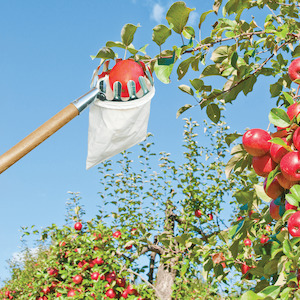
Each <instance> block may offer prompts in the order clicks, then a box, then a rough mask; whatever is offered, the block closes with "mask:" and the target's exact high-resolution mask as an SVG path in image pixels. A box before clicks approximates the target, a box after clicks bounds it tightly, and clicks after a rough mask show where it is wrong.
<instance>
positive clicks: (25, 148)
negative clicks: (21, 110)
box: [0, 103, 79, 174]
mask: <svg viewBox="0 0 300 300" xmlns="http://www.w3.org/2000/svg"><path fill="white" fill-rule="evenodd" d="M78 114H79V111H78V109H77V108H76V106H75V105H74V104H73V103H71V104H69V105H68V106H67V107H65V108H64V109H62V110H61V111H60V112H58V113H57V114H56V115H55V116H53V117H52V118H51V119H49V120H48V121H46V122H45V123H44V124H43V125H41V126H40V127H39V128H37V129H36V130H35V131H33V132H32V133H30V134H29V135H28V136H27V137H25V138H24V139H23V140H21V141H20V142H19V143H18V144H16V145H15V146H13V147H12V148H11V149H9V150H8V151H7V152H5V153H4V154H2V155H1V156H0V174H1V173H2V172H4V171H5V170H6V169H8V168H9V167H10V166H12V165H13V164H14V163H15V162H17V161H18V160H19V159H21V158H22V157H23V156H25V155H26V154H27V153H29V152H30V151H31V150H33V149H34V148H35V147H37V146H38V145H39V144H41V143H42V142H43V141H44V140H46V139H47V138H48V137H49V136H51V135H52V134H53V133H55V132H56V131H57V130H59V129H60V128H61V127H63V126H64V125H66V124H67V123H68V122H69V121H71V120H72V119H73V118H75V117H76V116H78Z"/></svg>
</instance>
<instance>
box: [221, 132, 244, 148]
mask: <svg viewBox="0 0 300 300" xmlns="http://www.w3.org/2000/svg"><path fill="white" fill-rule="evenodd" d="M241 136H242V135H241V134H239V133H230V134H226V136H225V142H226V144H227V145H228V146H230V145H231V143H232V142H234V141H235V140H236V139H237V138H239V137H241Z"/></svg>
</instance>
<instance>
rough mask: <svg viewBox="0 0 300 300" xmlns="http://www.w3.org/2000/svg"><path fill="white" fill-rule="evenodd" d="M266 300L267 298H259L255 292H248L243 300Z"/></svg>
mask: <svg viewBox="0 0 300 300" xmlns="http://www.w3.org/2000/svg"><path fill="white" fill-rule="evenodd" d="M264 298H265V297H261V296H258V295H257V294H255V293H254V292H253V291H248V292H246V293H245V294H243V295H242V297H241V300H260V299H264Z"/></svg>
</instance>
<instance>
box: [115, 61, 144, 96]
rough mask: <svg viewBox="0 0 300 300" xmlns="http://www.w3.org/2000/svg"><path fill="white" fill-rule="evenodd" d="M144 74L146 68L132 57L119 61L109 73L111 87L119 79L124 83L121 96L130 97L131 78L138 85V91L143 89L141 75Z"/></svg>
mask: <svg viewBox="0 0 300 300" xmlns="http://www.w3.org/2000/svg"><path fill="white" fill-rule="evenodd" d="M140 76H142V77H143V76H144V70H143V68H142V67H141V66H140V64H139V63H137V62H135V61H134V60H131V59H126V60H121V61H118V62H117V63H116V64H115V66H114V67H113V68H112V69H111V70H110V73H109V84H110V87H111V89H113V85H114V83H115V82H116V81H119V82H120V83H121V85H122V92H121V97H128V96H129V93H128V88H127V83H128V81H129V80H133V81H134V82H135V85H136V92H138V91H139V90H140V89H141V85H140V83H139V77H140Z"/></svg>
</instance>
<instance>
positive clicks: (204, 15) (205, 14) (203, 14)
mask: <svg viewBox="0 0 300 300" xmlns="http://www.w3.org/2000/svg"><path fill="white" fill-rule="evenodd" d="M211 12H213V10H209V11H205V12H204V13H202V14H201V16H200V21H199V25H198V27H199V29H200V27H201V25H202V23H203V22H204V21H205V19H206V16H207V15H208V14H210V13H211Z"/></svg>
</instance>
